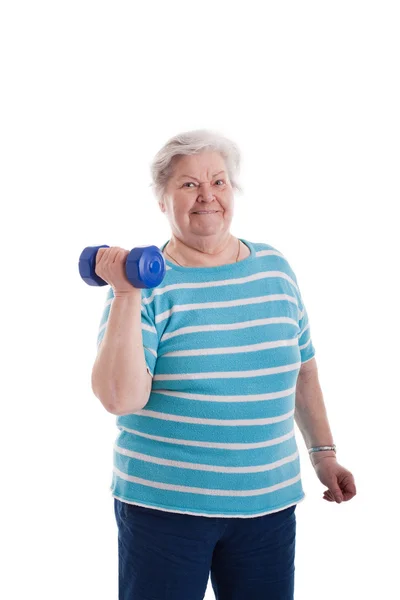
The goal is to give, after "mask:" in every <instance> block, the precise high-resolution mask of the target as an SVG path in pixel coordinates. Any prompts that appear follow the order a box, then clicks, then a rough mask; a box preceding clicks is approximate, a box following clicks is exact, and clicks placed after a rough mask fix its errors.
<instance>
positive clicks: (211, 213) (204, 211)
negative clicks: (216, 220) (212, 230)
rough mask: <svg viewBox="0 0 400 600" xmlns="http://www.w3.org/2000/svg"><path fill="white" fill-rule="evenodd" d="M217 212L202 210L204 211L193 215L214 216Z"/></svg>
mask: <svg viewBox="0 0 400 600" xmlns="http://www.w3.org/2000/svg"><path fill="white" fill-rule="evenodd" d="M217 212H218V211H217V210H202V211H198V212H192V215H213V214H214V213H217Z"/></svg>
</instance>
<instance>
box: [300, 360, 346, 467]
mask: <svg viewBox="0 0 400 600" xmlns="http://www.w3.org/2000/svg"><path fill="white" fill-rule="evenodd" d="M303 366H304V368H303ZM294 418H295V421H296V423H297V425H298V427H299V429H300V431H301V433H302V435H303V438H304V441H305V443H306V446H307V448H312V447H314V446H332V445H333V443H334V442H333V437H332V432H331V429H330V426H329V422H328V416H327V413H326V408H325V404H324V400H323V395H322V390H321V386H320V384H319V380H318V369H317V363H316V361H315V358H312V359H311V360H309V361H307V362H306V363H304V365H302V368H301V369H300V373H299V376H298V378H297V385H296V407H295V413H294ZM326 456H332V457H334V458H336V454H335V452H334V451H333V450H323V451H320V452H311V454H310V459H311V462H312V464H313V466H315V465H316V464H317V463H318V462H319V460H321V459H322V458H323V457H326Z"/></svg>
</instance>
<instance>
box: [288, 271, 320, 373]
mask: <svg viewBox="0 0 400 600" xmlns="http://www.w3.org/2000/svg"><path fill="white" fill-rule="evenodd" d="M288 266H289V274H290V276H291V278H292V279H293V281H294V283H295V294H296V299H297V304H298V311H299V312H298V315H299V317H298V324H299V331H298V334H297V338H298V345H299V350H300V356H301V364H303V363H305V362H307V361H309V360H311V359H312V358H314V356H315V348H314V345H313V342H312V339H311V331H310V323H309V320H308V314H307V309H306V307H305V305H304V302H303V298H302V296H301V291H300V288H299V284H298V281H297V277H296V275H295V273H294V271H293V269H292V268H291V267H290V265H289V264H288Z"/></svg>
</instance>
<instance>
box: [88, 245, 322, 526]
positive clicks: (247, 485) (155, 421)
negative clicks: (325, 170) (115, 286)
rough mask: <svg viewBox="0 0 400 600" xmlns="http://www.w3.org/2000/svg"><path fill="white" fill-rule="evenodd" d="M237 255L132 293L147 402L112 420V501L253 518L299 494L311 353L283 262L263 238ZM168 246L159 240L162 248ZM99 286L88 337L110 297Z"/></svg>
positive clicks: (170, 273) (175, 270)
mask: <svg viewBox="0 0 400 600" xmlns="http://www.w3.org/2000/svg"><path fill="white" fill-rule="evenodd" d="M241 241H242V242H243V243H244V244H246V245H247V246H248V247H249V248H250V251H251V254H250V256H248V257H247V258H245V259H244V260H241V261H239V262H237V263H232V264H227V265H220V266H216V267H181V266H179V265H176V264H175V263H173V262H171V261H169V260H167V259H166V273H165V277H164V279H163V281H162V282H161V284H160V285H159V286H158V287H156V288H153V289H143V290H142V312H141V315H142V338H143V349H144V354H145V360H146V364H147V367H148V370H149V372H150V374H151V375H152V376H153V384H152V390H151V394H150V397H149V400H148V403H147V404H146V405H145V407H144V408H143V409H142V410H140V411H138V412H136V413H133V414H129V415H123V416H117V418H116V424H117V427H118V428H119V429H120V432H119V434H118V436H117V439H116V441H115V444H114V452H113V456H114V460H113V473H112V483H111V486H110V490H111V492H112V495H113V496H114V497H115V498H118V499H119V500H121V501H124V502H129V503H132V504H138V505H141V506H145V507H149V508H156V509H158V510H165V511H172V512H178V513H188V514H192V515H202V516H213V517H255V516H261V515H265V514H267V513H272V512H276V511H278V510H283V509H284V508H287V507H289V506H292V505H294V504H298V503H299V502H300V501H301V500H303V499H304V497H305V493H304V491H303V488H302V482H301V473H300V459H299V453H298V448H297V444H296V438H295V430H294V425H295V421H294V409H295V392H296V380H297V377H298V374H299V370H300V366H301V364H302V363H304V362H306V361H308V360H310V359H311V358H313V356H314V354H315V350H314V347H313V344H312V341H311V337H310V328H309V323H308V317H307V312H306V309H305V307H304V304H303V302H302V298H301V294H300V290H299V287H298V284H297V279H296V276H295V274H294V272H293V271H292V269H291V267H290V265H289V263H288V261H287V260H286V258H285V257H284V256H283V255H282V254H281V253H280V252H279V251H277V250H276V249H275V248H273V247H272V246H270V245H268V244H265V243H252V242H249V241H247V240H244V239H241ZM166 244H167V242H166V243H165V244H164V245H163V246H162V247H161V251H162V250H163V249H164V247H165V246H166ZM113 296H114V294H113V290H112V288H111V287H110V288H109V290H108V295H107V300H106V306H105V309H104V313H103V317H102V320H101V323H100V331H99V336H98V345H99V344H100V342H101V340H102V338H103V336H104V332H105V329H106V326H107V320H108V316H109V312H110V307H111V303H112V300H113Z"/></svg>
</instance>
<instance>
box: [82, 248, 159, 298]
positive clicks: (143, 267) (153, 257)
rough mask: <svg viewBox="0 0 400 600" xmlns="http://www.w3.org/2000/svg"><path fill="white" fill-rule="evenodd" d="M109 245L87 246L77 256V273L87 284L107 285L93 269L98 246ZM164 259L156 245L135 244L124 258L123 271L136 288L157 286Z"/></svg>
mask: <svg viewBox="0 0 400 600" xmlns="http://www.w3.org/2000/svg"><path fill="white" fill-rule="evenodd" d="M109 247H110V246H107V245H103V246H88V247H87V248H85V249H84V250H83V252H82V254H81V255H80V258H79V273H80V276H81V277H82V279H83V280H84V281H85V282H86V283H87V284H88V285H94V286H102V285H108V283H107V281H104V279H102V278H101V277H99V276H98V275H97V273H96V271H95V267H96V255H97V252H98V251H99V249H100V248H109ZM165 269H166V267H165V259H164V256H163V254H162V252H161V251H160V249H159V248H157V246H137V247H136V248H133V249H132V250H131V251H130V253H129V254H128V256H127V258H126V264H125V273H126V277H127V279H128V281H130V283H131V284H132V285H133V287H136V288H153V287H157V286H158V285H159V284H160V283H161V281H162V280H163V279H164V275H165Z"/></svg>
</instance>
